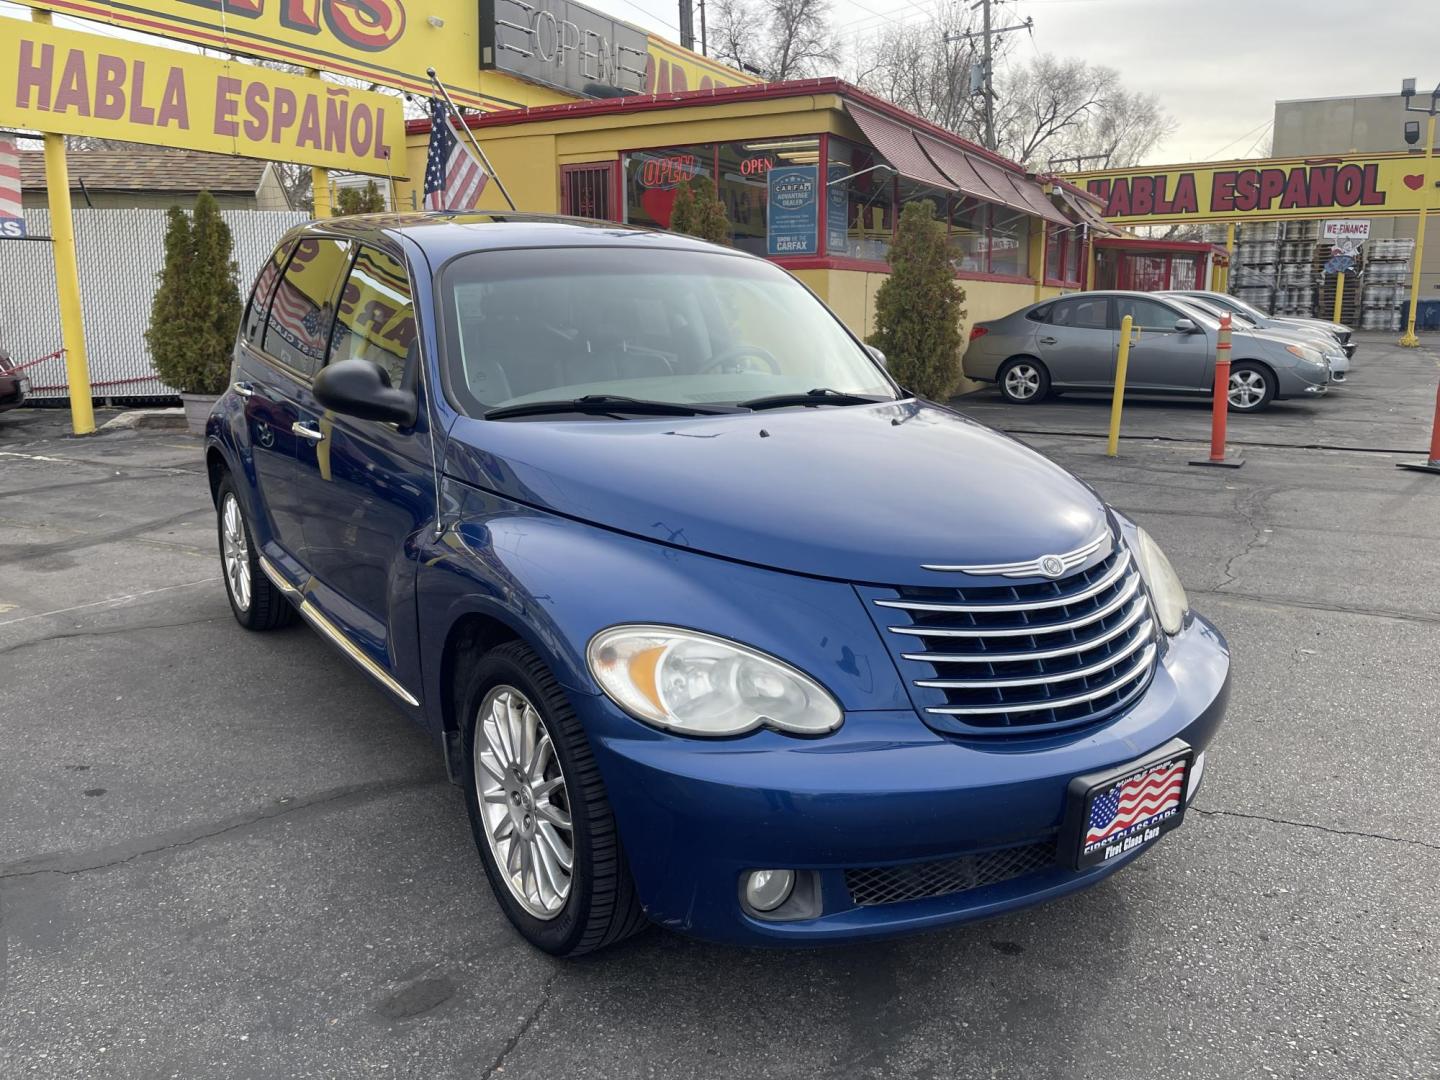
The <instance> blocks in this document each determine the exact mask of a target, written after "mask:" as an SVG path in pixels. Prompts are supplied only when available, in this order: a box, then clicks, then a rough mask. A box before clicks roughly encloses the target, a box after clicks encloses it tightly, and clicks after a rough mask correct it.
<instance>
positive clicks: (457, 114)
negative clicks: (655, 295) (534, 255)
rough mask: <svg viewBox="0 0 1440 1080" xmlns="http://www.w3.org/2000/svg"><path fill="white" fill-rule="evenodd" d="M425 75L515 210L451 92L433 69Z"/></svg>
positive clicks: (508, 193) (501, 181)
mask: <svg viewBox="0 0 1440 1080" xmlns="http://www.w3.org/2000/svg"><path fill="white" fill-rule="evenodd" d="M425 74H426V75H429V76H430V85H431V86H433V87H435V89H436V90H439V91H440V96H441V97H443V98H444V99H445V105H446V107H447V108H449V110H450V115H451V116H453V117H454V118H455V120H456V121H458V122H459V125H460V130H461V131H463V132H464V133H465V137H466V138H467V139H469V140H470V148H471V149H472V150H474V151H475V153H476V155H478V156H479V158H480V164H482V165H484V166H485V171H486V172H488V173H489V174H490V175H491V176H493V177H494V178H495V185H496V186H497V187H498V188H499V189H500V194H501V195H504V196H505V201H506V202H507V203H509V204H510V209H511V210H514V209H515V200H514V199H512V198H510V192H508V191H506V190H505V181H503V180H501V179H500V174H499V173H497V172H496V171H495V166H494V165H491V164H490V159H489V158H488V157H486V156H485V151H484V150H482V149H480V144H479V143H478V142H476V141H475V133H474V132H473V131H471V130H470V125H469V124H467V123H465V118H464V117H463V116H461V115H460V110H459V109H457V108H456V107H455V102H453V101H451V100H450V92H449V91H448V90H446V89H445V84H444V83H442V82H441V81H440V80H439V78H437V77H436V75H435V69H434V68H433V67H432V68H426V69H425Z"/></svg>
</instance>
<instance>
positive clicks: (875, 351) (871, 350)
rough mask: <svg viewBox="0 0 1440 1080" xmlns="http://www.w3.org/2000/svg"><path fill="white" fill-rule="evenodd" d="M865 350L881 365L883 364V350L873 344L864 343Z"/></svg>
mask: <svg viewBox="0 0 1440 1080" xmlns="http://www.w3.org/2000/svg"><path fill="white" fill-rule="evenodd" d="M865 350H866V351H867V352H868V353H869V354H870V355H871V356H873V357H874V358H875V359H876V360H877V361H878V362H879V364H880V366H881V367H884V366H885V354H884V353H883V352H881V351H880V350H879V349H877V348H876V347H875V346H874V345H866V346H865Z"/></svg>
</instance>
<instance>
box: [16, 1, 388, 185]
mask: <svg viewBox="0 0 1440 1080" xmlns="http://www.w3.org/2000/svg"><path fill="white" fill-rule="evenodd" d="M6 22H7V23H8V24H9V26H10V27H11V28H13V31H12V30H7V31H6V33H5V34H4V35H3V36H0V127H12V128H20V129H27V128H28V129H30V130H35V131H51V132H56V133H59V134H62V135H92V136H98V137H100V138H106V139H121V140H124V141H126V142H136V143H147V144H150V145H152V146H173V147H183V148H185V149H188V150H208V151H212V152H214V153H220V154H238V155H240V156H242V157H254V158H262V159H264V160H266V161H291V162H296V163H298V164H301V165H315V166H321V167H324V168H334V169H346V170H349V171H352V172H360V173H371V174H374V175H380V176H392V175H403V174H400V173H396V172H395V170H396V168H401V169H403V164H402V162H401V161H400V160H399V158H400V155H399V154H398V153H397V149H398V148H403V146H404V145H405V121H404V116H403V111H402V103H401V101H400V99H399V98H398V97H391V96H388V95H385V94H378V93H373V92H370V91H365V90H357V89H353V88H351V87H348V86H337V85H335V84H334V83H327V82H322V81H320V80H319V79H309V78H305V77H304V76H301V75H288V74H285V73H283V72H276V71H270V70H268V69H266V68H262V67H259V66H257V65H254V64H243V63H240V62H238V61H227V60H212V59H210V58H209V57H204V56H198V55H195V54H193V53H183V52H178V51H176V50H174V49H157V48H153V47H151V46H149V45H138V44H136V43H134V42H131V41H123V40H120V39H118V38H111V37H100V36H98V35H96V34H84V33H80V32H79V31H75V30H68V29H62V28H60V27H55V26H46V25H43V24H40V23H23V22H17V21H14V20H6Z"/></svg>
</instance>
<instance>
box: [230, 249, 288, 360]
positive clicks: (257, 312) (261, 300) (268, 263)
mask: <svg viewBox="0 0 1440 1080" xmlns="http://www.w3.org/2000/svg"><path fill="white" fill-rule="evenodd" d="M290 247H291V245H289V244H282V245H280V247H278V248H276V249H275V253H274V254H273V255H271V256H270V258H268V259H266V260H265V265H264V266H262V267H261V268H260V276H259V277H257V278H256V279H255V288H254V289H252V290H251V291H250V302H249V304H247V305H246V307H245V318H244V320H243V321H242V322H241V324H240V336H241V337H243V338H244V339H245V341H246V342H247V343H249V344H251V345H254V346H256V347H257V348H258V347H259V345H260V336H261V334H263V333H264V332H265V311H266V309H267V308H268V307H269V305H270V294H271V293H272V292H274V291H275V283H276V282H277V281H279V280H280V271H281V270H283V269H284V268H285V260H286V259H287V258H289V256H290Z"/></svg>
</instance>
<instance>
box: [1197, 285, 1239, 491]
mask: <svg viewBox="0 0 1440 1080" xmlns="http://www.w3.org/2000/svg"><path fill="white" fill-rule="evenodd" d="M1229 419H1230V316H1229V315H1228V314H1226V315H1222V316H1220V333H1219V334H1218V335H1217V337H1216V341H1215V397H1214V404H1213V406H1212V408H1211V412H1210V456H1209V457H1208V458H1205V459H1204V460H1203V461H1192V462H1190V464H1191V465H1214V466H1217V467H1218V468H1221V469H1238V468H1240V466H1241V465H1244V464H1245V462H1244V461H1242V460H1241V459H1240V458H1234V457H1232V458H1228V459H1227V458H1226V457H1225V425H1226V423H1227V422H1228V420H1229Z"/></svg>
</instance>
